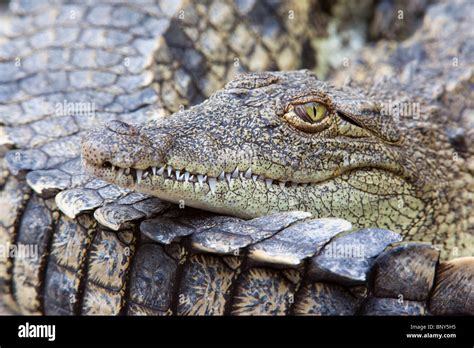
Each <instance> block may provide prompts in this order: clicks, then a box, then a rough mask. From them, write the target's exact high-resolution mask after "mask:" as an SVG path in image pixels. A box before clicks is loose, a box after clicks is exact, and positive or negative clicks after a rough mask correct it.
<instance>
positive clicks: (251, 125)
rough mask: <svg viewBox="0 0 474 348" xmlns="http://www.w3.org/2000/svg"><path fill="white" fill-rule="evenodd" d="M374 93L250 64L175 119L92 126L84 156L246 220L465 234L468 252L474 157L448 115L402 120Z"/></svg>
mask: <svg viewBox="0 0 474 348" xmlns="http://www.w3.org/2000/svg"><path fill="white" fill-rule="evenodd" d="M374 93H376V91H375V90H374V91H368V93H367V92H362V91H358V90H357V89H354V88H351V89H336V88H334V87H331V86H329V85H327V84H325V83H323V82H321V81H318V80H317V79H316V77H315V76H314V75H312V74H311V73H309V72H307V71H299V72H288V73H261V74H247V75H243V76H241V77H240V78H237V79H236V80H234V81H232V82H231V83H229V84H228V85H227V86H226V88H225V89H223V90H221V91H219V92H218V93H216V94H214V95H213V96H212V97H211V98H210V99H209V100H208V101H206V102H204V103H202V104H200V105H198V106H196V107H193V108H191V109H190V110H187V111H183V112H179V113H176V114H174V115H173V116H171V117H170V118H167V119H166V120H161V121H153V122H151V123H149V124H146V125H143V126H129V125H127V124H124V123H121V122H113V123H111V124H110V125H109V126H107V127H106V128H105V129H101V130H98V131H92V132H90V133H89V134H88V135H87V136H86V137H85V138H84V140H83V143H82V154H83V159H84V163H85V166H86V169H87V170H88V171H89V172H90V173H91V174H93V175H95V176H98V177H99V178H102V179H104V180H106V181H109V182H113V183H115V184H118V185H120V186H124V187H128V188H133V189H135V190H138V191H141V192H145V193H149V194H152V195H155V196H157V197H159V198H162V199H165V200H169V201H172V202H176V203H179V202H184V204H186V205H189V206H192V207H197V208H201V209H206V210H210V211H214V212H218V213H223V214H230V215H236V216H240V217H244V218H252V217H257V216H261V215H266V214H270V213H274V212H283V211H292V210H302V211H309V212H311V213H313V214H314V215H315V216H316V217H341V218H344V219H347V220H349V221H351V222H352V223H353V224H354V225H355V226H357V227H368V226H378V227H384V228H387V229H390V230H393V231H395V232H398V233H401V234H403V235H405V236H407V237H408V239H413V238H414V237H420V236H421V238H420V239H421V240H424V241H430V242H434V243H440V242H441V243H443V242H444V250H445V251H448V250H450V249H451V247H452V246H453V245H450V242H451V241H452V236H453V235H455V236H456V237H454V245H455V246H457V247H458V248H461V249H462V251H463V252H466V253H467V252H469V251H470V250H472V249H471V247H470V245H469V244H467V243H468V242H469V240H468V239H467V234H466V233H465V232H466V231H465V229H464V228H465V227H466V222H467V219H468V211H467V210H466V209H462V207H463V204H464V203H465V202H463V200H462V197H459V199H456V198H455V197H457V196H462V195H461V191H462V184H463V183H465V180H466V178H467V177H468V174H467V173H465V170H466V161H465V160H464V159H462V158H461V159H458V160H456V161H455V160H453V157H452V145H451V144H450V142H449V139H448V137H447V136H446V135H445V134H444V130H443V128H442V127H440V126H439V125H440V124H443V119H442V117H439V118H438V119H434V116H433V115H431V117H432V120H433V121H434V122H431V123H430V124H428V125H426V122H424V121H422V120H425V119H426V117H429V115H426V114H421V115H406V117H400V118H399V119H398V120H396V119H395V118H394V116H393V115H391V114H387V115H384V114H383V111H381V110H382V109H383V107H384V105H383V103H382V101H383V99H378V98H377V96H376V95H375V94H374ZM397 93H398V97H401V96H402V92H397ZM369 95H370V97H369ZM315 100H316V101H318V102H320V103H324V104H325V105H326V106H327V109H328V115H327V116H326V118H325V120H324V121H323V122H322V123H323V124H322V125H321V126H320V127H319V129H317V130H313V131H308V130H302V128H301V127H300V128H297V127H298V126H296V127H295V124H294V121H291V120H289V118H291V117H292V116H291V115H294V114H293V113H292V112H291V110H292V108H293V107H294V106H295V105H297V104H301V103H306V102H308V101H315ZM412 100H413V102H417V103H420V104H421V110H425V106H426V105H425V104H423V100H422V99H419V98H418V99H412ZM422 112H423V111H422ZM433 138H434V139H436V141H432V139H433ZM443 164H445V165H443ZM125 168H132V169H133V170H132V171H131V172H130V173H129V174H127V171H125V172H123V170H124V169H125ZM153 172H155V174H154V173H153ZM427 173H430V175H427ZM170 174H171V175H170ZM141 175H143V177H141ZM188 175H190V176H189V178H188V180H186V177H187V176H188ZM137 177H139V178H140V180H137ZM200 180H201V181H202V182H200ZM448 202H450V209H449V210H447V211H446V210H445V209H444V208H445V205H446V204H448ZM453 215H454V216H453ZM438 221H442V222H443V224H438V223H437V222H438ZM444 224H446V227H447V228H445V226H444Z"/></svg>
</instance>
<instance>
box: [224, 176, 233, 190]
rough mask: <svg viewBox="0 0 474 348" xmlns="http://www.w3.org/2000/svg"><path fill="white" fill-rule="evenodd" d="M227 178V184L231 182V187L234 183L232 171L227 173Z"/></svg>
mask: <svg viewBox="0 0 474 348" xmlns="http://www.w3.org/2000/svg"><path fill="white" fill-rule="evenodd" d="M225 179H226V180H227V184H229V187H230V185H232V177H231V174H230V173H226V175H225Z"/></svg>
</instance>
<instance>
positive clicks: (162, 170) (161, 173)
mask: <svg viewBox="0 0 474 348" xmlns="http://www.w3.org/2000/svg"><path fill="white" fill-rule="evenodd" d="M164 171H165V166H163V167H161V168H160V169H158V171H157V172H156V173H157V174H158V175H163V173H164Z"/></svg>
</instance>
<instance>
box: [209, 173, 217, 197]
mask: <svg viewBox="0 0 474 348" xmlns="http://www.w3.org/2000/svg"><path fill="white" fill-rule="evenodd" d="M207 181H208V182H209V188H210V189H211V192H212V194H214V193H216V185H217V180H216V178H212V177H209V179H208V180H207Z"/></svg>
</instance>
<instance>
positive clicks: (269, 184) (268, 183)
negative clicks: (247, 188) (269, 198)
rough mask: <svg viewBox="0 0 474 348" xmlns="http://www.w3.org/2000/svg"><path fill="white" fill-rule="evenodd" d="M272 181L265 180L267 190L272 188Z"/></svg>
mask: <svg viewBox="0 0 474 348" xmlns="http://www.w3.org/2000/svg"><path fill="white" fill-rule="evenodd" d="M272 182H273V180H272V179H265V184H266V185H267V188H270V187H271V186H272Z"/></svg>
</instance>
